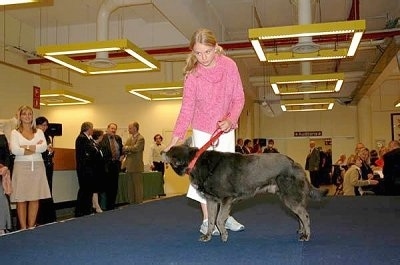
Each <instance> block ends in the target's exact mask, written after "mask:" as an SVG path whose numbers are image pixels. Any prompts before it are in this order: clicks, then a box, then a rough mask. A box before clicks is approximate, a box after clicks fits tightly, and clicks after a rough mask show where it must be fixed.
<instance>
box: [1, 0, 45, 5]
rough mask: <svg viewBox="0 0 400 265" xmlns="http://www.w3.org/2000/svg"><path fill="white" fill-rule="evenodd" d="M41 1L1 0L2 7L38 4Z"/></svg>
mask: <svg viewBox="0 0 400 265" xmlns="http://www.w3.org/2000/svg"><path fill="white" fill-rule="evenodd" d="M37 2H39V0H0V6H5V5H18V4H28V3H37Z"/></svg>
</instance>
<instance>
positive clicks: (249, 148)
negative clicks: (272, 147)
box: [243, 139, 252, 154]
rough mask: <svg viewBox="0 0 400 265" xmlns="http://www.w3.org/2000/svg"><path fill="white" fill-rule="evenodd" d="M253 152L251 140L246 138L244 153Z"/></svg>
mask: <svg viewBox="0 0 400 265" xmlns="http://www.w3.org/2000/svg"><path fill="white" fill-rule="evenodd" d="M251 153H252V146H251V140H250V139H246V140H244V145H243V154H251Z"/></svg>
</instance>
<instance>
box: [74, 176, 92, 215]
mask: <svg viewBox="0 0 400 265" xmlns="http://www.w3.org/2000/svg"><path fill="white" fill-rule="evenodd" d="M77 172H78V183H79V189H78V195H77V198H76V207H75V217H80V216H84V215H89V214H91V213H92V197H93V191H92V187H91V185H90V180H91V177H90V174H92V173H91V172H86V173H87V174H85V170H83V171H81V172H80V171H77Z"/></svg>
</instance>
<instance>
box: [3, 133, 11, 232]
mask: <svg viewBox="0 0 400 265" xmlns="http://www.w3.org/2000/svg"><path fill="white" fill-rule="evenodd" d="M9 165H10V149H9V146H8V141H7V138H6V136H5V135H4V134H3V132H0V235H3V234H5V233H6V232H7V230H10V229H11V227H12V224H11V216H10V204H9V201H8V196H10V194H11V192H12V188H11V177H10V170H9V168H8V167H9Z"/></svg>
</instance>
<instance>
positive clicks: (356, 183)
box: [343, 155, 379, 196]
mask: <svg viewBox="0 0 400 265" xmlns="http://www.w3.org/2000/svg"><path fill="white" fill-rule="evenodd" d="M347 161H348V162H347V165H348V167H349V169H348V170H347V171H346V173H345V174H344V180H343V195H345V196H355V195H356V194H357V192H356V191H359V192H360V195H363V191H362V190H361V191H360V190H359V188H360V187H362V186H368V185H377V184H378V183H379V181H377V180H375V179H367V180H363V179H362V178H361V169H360V168H361V166H362V159H361V158H360V157H359V156H357V155H351V156H350V157H349V159H348V160H347Z"/></svg>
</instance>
